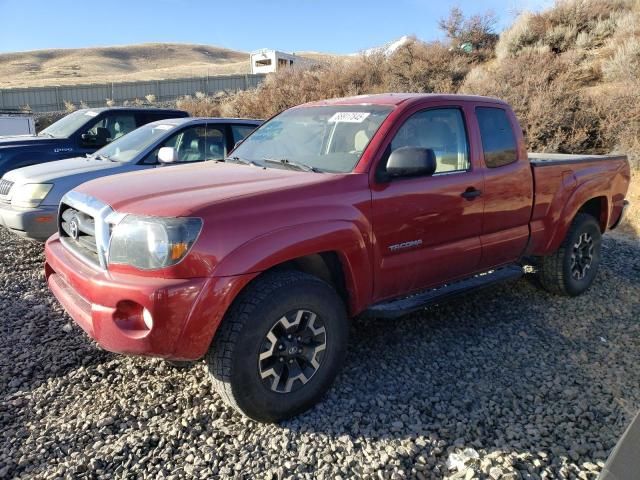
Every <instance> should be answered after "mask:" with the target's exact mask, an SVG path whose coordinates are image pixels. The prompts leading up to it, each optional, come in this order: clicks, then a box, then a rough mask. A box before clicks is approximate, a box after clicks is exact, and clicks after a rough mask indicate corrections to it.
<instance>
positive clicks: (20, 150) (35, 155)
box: [0, 107, 189, 177]
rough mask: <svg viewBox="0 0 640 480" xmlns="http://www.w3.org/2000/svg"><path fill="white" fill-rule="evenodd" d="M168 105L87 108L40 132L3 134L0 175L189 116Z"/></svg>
mask: <svg viewBox="0 0 640 480" xmlns="http://www.w3.org/2000/svg"><path fill="white" fill-rule="evenodd" d="M188 116H189V114H188V113H187V112H184V111H182V110H173V109H165V108H128V107H108V108H85V109H82V110H77V111H75V112H73V113H70V114H69V115H67V116H65V117H63V118H61V119H60V120H58V121H57V122H55V123H53V124H51V125H49V126H48V127H47V128H45V129H44V130H42V131H41V132H40V133H38V134H37V135H16V136H9V137H0V177H2V175H4V174H5V173H7V172H8V171H9V170H13V169H15V168H20V167H27V166H29V165H36V164H38V163H44V162H51V161H53V160H62V159H65V158H71V157H79V156H84V155H86V154H87V153H93V152H95V151H96V150H98V149H100V148H102V147H104V146H105V145H106V144H107V143H109V142H111V141H112V140H115V139H117V138H120V137H121V136H123V135H125V134H127V133H128V132H130V131H132V130H135V129H136V128H138V127H141V126H142V125H146V124H147V123H150V122H155V121H156V120H164V119H167V118H179V117H188Z"/></svg>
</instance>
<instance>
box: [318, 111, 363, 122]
mask: <svg viewBox="0 0 640 480" xmlns="http://www.w3.org/2000/svg"><path fill="white" fill-rule="evenodd" d="M368 116H369V112H336V113H334V114H333V115H332V116H331V118H330V119H329V120H328V121H329V123H338V122H346V123H362V122H364V121H365V119H366V118H367V117H368Z"/></svg>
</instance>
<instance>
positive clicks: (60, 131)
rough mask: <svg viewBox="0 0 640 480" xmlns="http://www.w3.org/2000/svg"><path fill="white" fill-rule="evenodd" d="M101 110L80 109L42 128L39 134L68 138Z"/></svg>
mask: <svg viewBox="0 0 640 480" xmlns="http://www.w3.org/2000/svg"><path fill="white" fill-rule="evenodd" d="M98 113H99V112H96V111H94V110H78V111H76V112H73V113H70V114H69V115H67V116H65V117H62V118H61V119H60V120H58V121H57V122H54V123H52V124H51V125H49V126H48V127H47V128H45V129H44V130H42V131H41V132H40V133H39V134H38V135H39V136H45V137H55V138H68V137H69V136H71V135H72V134H73V133H75V132H76V131H77V130H78V129H79V128H80V127H82V126H83V125H84V124H85V123H87V122H89V121H91V120H92V119H93V118H95V117H96V116H97V115H98Z"/></svg>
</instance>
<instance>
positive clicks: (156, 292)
mask: <svg viewBox="0 0 640 480" xmlns="http://www.w3.org/2000/svg"><path fill="white" fill-rule="evenodd" d="M629 180H630V172H629V164H628V162H627V159H626V157H624V156H618V155H608V156H591V155H561V154H529V155H527V152H526V149H525V143H524V140H523V134H522V130H521V128H520V126H519V125H518V121H517V120H516V116H515V115H514V113H513V111H512V109H511V108H510V107H509V105H507V104H506V103H504V102H502V101H500V100H497V99H493V98H486V97H475V96H457V95H435V94H426V95H417V94H382V95H372V96H359V97H353V98H344V99H335V100H328V101H321V102H315V103H309V104H305V105H301V106H298V107H295V108H291V109H289V110H286V111H284V112H283V113H281V114H279V115H277V116H275V117H274V118H272V119H271V120H269V121H267V122H266V123H264V124H263V125H262V126H261V127H259V128H258V129H256V130H255V131H254V132H253V133H252V134H251V135H249V136H248V137H247V138H246V139H245V140H244V141H243V142H242V143H240V144H239V145H238V146H237V147H236V148H235V150H234V151H233V152H232V153H231V154H230V155H229V156H228V157H227V158H226V159H225V161H224V162H206V163H203V164H198V165H192V166H178V167H174V168H168V169H157V170H156V171H153V172H140V173H136V172H134V173H126V174H123V175H118V176H115V177H110V178H108V179H98V180H93V181H91V182H88V183H85V184H83V185H81V186H79V187H77V188H76V189H74V190H73V191H71V192H69V193H68V194H67V195H65V197H64V198H63V199H62V202H61V205H60V210H59V214H58V226H59V233H58V234H55V235H53V236H52V237H51V238H50V239H49V240H48V242H47V244H46V267H45V274H46V277H47V279H48V284H49V287H50V288H51V290H52V291H53V293H54V294H55V296H56V297H57V298H58V299H59V301H60V303H61V304H62V305H63V306H64V307H65V309H66V310H67V311H68V312H69V314H70V315H71V316H72V317H73V318H74V319H75V321H76V322H77V323H78V324H79V325H80V326H81V327H82V328H83V329H84V330H85V331H86V332H87V333H88V334H89V335H90V336H91V337H92V338H94V339H95V340H96V341H97V342H98V343H99V344H100V345H101V346H102V347H103V348H105V349H107V350H110V351H113V352H119V353H124V354H135V355H151V356H158V357H164V358H166V359H168V360H172V361H189V360H195V359H200V358H201V357H204V358H205V359H206V363H207V365H208V369H209V372H210V375H211V379H212V383H213V385H214V387H215V389H216V390H217V391H218V392H219V394H220V395H221V397H222V398H223V399H224V400H225V401H226V402H228V403H229V404H230V405H232V406H233V407H234V408H236V409H237V410H239V411H240V412H242V413H244V414H245V415H247V416H249V417H251V418H253V419H256V420H260V421H277V420H280V419H284V418H287V417H290V416H292V415H295V414H297V413H299V412H302V411H304V410H306V409H308V408H309V407H310V406H312V405H313V404H314V403H315V402H317V401H318V399H319V398H320V397H321V396H322V394H323V393H324V392H325V391H326V390H327V389H328V388H329V386H330V385H331V383H332V381H333V380H334V378H335V376H336V374H337V372H338V371H339V368H340V365H341V363H342V362H343V359H344V357H345V352H346V350H347V345H348V344H347V334H348V331H349V320H348V319H349V318H352V317H355V316H363V317H365V318H366V317H382V318H397V317H399V316H401V315H404V314H408V313H411V312H415V311H417V310H420V309H423V308H425V306H428V305H431V304H433V303H435V302H441V301H443V300H445V299H449V298H451V297H453V296H455V295H458V294H460V293H463V292H467V291H470V290H473V289H477V288H482V287H487V286H489V285H493V284H496V283H498V282H503V281H506V280H514V279H517V278H519V277H521V276H522V275H523V274H524V273H525V272H535V274H537V276H538V278H539V283H540V284H541V285H542V286H543V287H544V288H545V289H547V290H548V291H550V292H553V293H555V294H559V295H567V296H576V295H579V294H581V293H583V292H585V291H586V290H587V289H588V288H589V287H590V286H591V285H592V283H593V282H594V279H595V277H596V273H597V271H598V265H599V262H600V254H601V236H602V234H603V233H605V232H606V231H607V230H608V229H611V228H614V227H616V226H617V225H618V223H619V222H620V219H621V217H622V215H623V211H624V208H625V206H626V204H627V203H626V201H625V194H626V191H627V188H628V185H629ZM371 361H372V362H375V361H376V360H375V359H372V360H371Z"/></svg>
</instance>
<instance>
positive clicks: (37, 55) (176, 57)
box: [0, 43, 249, 88]
mask: <svg viewBox="0 0 640 480" xmlns="http://www.w3.org/2000/svg"><path fill="white" fill-rule="evenodd" d="M248 72H249V54H248V53H245V52H239V51H235V50H229V49H225V48H219V47H214V46H208V45H188V44H171V43H162V44H156V43H151V44H143V45H129V46H117V47H100V48H81V49H60V50H37V51H31V52H18V53H5V54H0V87H2V88H11V87H14V88H15V87H26V86H29V87H34V86H49V85H69V84H78V83H104V82H111V81H118V82H122V81H127V80H159V79H163V78H178V77H189V76H197V75H207V74H210V75H218V74H231V73H248Z"/></svg>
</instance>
